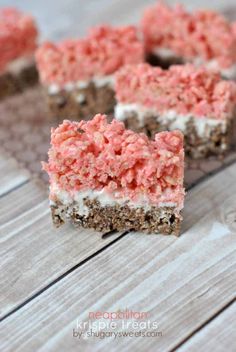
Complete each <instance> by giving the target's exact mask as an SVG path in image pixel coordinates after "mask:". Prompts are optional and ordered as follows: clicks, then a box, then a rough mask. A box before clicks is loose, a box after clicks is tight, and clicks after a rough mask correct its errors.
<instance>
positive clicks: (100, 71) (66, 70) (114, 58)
mask: <svg viewBox="0 0 236 352" xmlns="http://www.w3.org/2000/svg"><path fill="white" fill-rule="evenodd" d="M36 60H37V65H38V69H39V73H40V78H41V82H42V84H43V85H44V87H45V89H46V95H47V100H48V106H49V112H50V114H51V115H52V116H56V117H58V118H68V117H70V118H74V119H81V118H87V117H89V116H93V115H94V114H95V113H96V112H97V111H99V112H102V113H105V112H106V113H108V112H111V111H112V110H113V108H114V104H115V99H114V87H113V84H114V73H115V72H116V71H117V70H118V69H119V68H120V67H122V66H123V65H125V64H136V63H140V62H143V61H144V48H143V43H142V42H141V41H140V39H139V38H138V33H137V30H136V28H135V27H133V26H126V27H119V28H113V27H110V26H100V27H96V28H92V29H91V30H90V33H89V35H88V37H87V38H85V39H79V40H66V41H63V42H61V43H59V44H53V43H45V44H43V45H42V46H41V47H40V48H39V49H38V50H37V53H36Z"/></svg>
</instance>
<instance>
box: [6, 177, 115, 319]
mask: <svg viewBox="0 0 236 352" xmlns="http://www.w3.org/2000/svg"><path fill="white" fill-rule="evenodd" d="M0 208H1V214H0V244H1V265H0V281H1V288H0V311H1V316H3V315H5V314H7V313H8V312H9V311H11V310H12V309H14V308H15V307H17V306H18V305H20V304H22V303H23V302H24V301H25V300H27V299H29V298H30V297H31V296H32V295H34V294H35V293H37V292H38V291H39V290H41V289H43V288H44V287H45V286H47V285H48V284H50V283H51V282H52V281H54V280H56V279H57V278H58V277H59V276H60V275H62V274H64V273H65V272H66V271H67V270H69V269H71V268H72V267H73V266H74V265H77V264H79V263H80V262H81V261H83V260H85V259H86V258H87V257H89V256H90V255H92V254H94V253H95V252H96V251H98V250H100V249H101V248H103V247H104V246H106V245H107V244H108V243H110V242H111V241H113V240H114V239H115V238H117V237H118V236H120V235H121V233H120V234H118V233H117V234H114V235H112V236H110V237H108V238H106V239H102V238H101V234H99V233H95V232H94V231H91V230H90V231H89V230H78V229H77V230H76V229H75V228H73V227H72V226H69V225H65V226H63V227H62V228H60V229H55V228H54V227H53V225H52V222H51V216H50V212H49V206H48V199H47V198H46V192H45V190H43V189H42V188H41V185H39V184H37V183H34V182H30V183H28V184H26V185H24V186H22V187H21V188H19V189H18V190H16V191H14V192H11V193H10V194H9V195H6V196H5V197H3V198H2V199H1V201H0Z"/></svg>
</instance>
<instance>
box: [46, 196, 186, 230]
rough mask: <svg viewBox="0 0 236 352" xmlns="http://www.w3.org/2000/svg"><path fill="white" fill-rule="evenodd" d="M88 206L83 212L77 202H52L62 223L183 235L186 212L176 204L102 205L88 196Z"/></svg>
mask: <svg viewBox="0 0 236 352" xmlns="http://www.w3.org/2000/svg"><path fill="white" fill-rule="evenodd" d="M84 205H85V206H86V209H87V210H88V211H87V212H86V214H81V212H80V211H79V207H78V205H77V204H76V203H74V204H70V205H65V204H62V203H60V202H56V203H54V204H53V205H51V212H52V219H53V223H54V225H55V226H57V227H59V226H60V225H62V224H63V223H64V222H65V221H66V220H68V219H69V220H70V221H71V222H72V223H73V224H74V225H75V226H76V227H81V226H82V227H84V228H92V229H94V230H96V231H100V232H103V233H106V232H109V231H113V230H117V231H126V230H135V231H142V232H146V233H148V234H150V233H154V234H155V233H156V234H164V235H176V236H179V235H180V225H181V221H182V216H181V215H180V214H179V212H178V211H177V210H176V209H175V207H167V206H166V207H155V206H152V207H151V208H150V210H145V209H144V208H141V207H140V208H130V207H129V206H128V205H119V204H116V205H114V206H102V205H101V204H100V202H99V201H98V200H96V199H93V200H91V199H88V198H85V199H84Z"/></svg>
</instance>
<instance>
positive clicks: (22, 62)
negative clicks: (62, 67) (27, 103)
mask: <svg viewBox="0 0 236 352" xmlns="http://www.w3.org/2000/svg"><path fill="white" fill-rule="evenodd" d="M37 34H38V33H37V28H36V25H35V22H34V20H33V18H32V17H31V16H29V15H26V14H24V13H22V12H20V11H18V10H16V9H14V8H2V9H0V48H1V51H0V99H1V98H4V97H6V96H8V95H12V94H15V93H18V92H21V91H22V90H23V89H24V88H26V87H28V86H31V85H33V84H35V83H36V82H37V79H38V75H37V70H36V68H35V64H34V58H33V56H34V51H35V49H36V46H37Z"/></svg>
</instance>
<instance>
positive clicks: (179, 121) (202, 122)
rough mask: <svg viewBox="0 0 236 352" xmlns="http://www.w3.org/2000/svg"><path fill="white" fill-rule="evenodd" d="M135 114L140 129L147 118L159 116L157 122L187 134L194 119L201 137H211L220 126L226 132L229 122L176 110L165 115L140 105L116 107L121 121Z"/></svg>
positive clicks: (116, 112)
mask: <svg viewBox="0 0 236 352" xmlns="http://www.w3.org/2000/svg"><path fill="white" fill-rule="evenodd" d="M132 112H135V113H136V114H137V117H138V119H139V124H140V127H142V126H143V125H144V122H145V118H146V117H148V116H157V117H156V119H157V121H158V122H159V123H160V124H162V125H165V124H168V129H169V130H175V129H178V130H181V131H182V132H183V133H185V132H186V129H187V123H188V122H189V120H190V119H193V122H194V126H195V128H196V131H197V133H198V136H199V137H209V135H210V132H211V129H212V127H215V126H220V128H221V130H222V132H225V131H226V127H227V121H226V120H217V119H210V118H207V117H206V116H202V117H194V116H193V115H192V114H187V115H181V114H178V113H177V112H176V111H174V110H169V111H166V112H165V113H162V114H158V112H157V111H156V110H153V109H148V108H145V107H143V106H141V105H138V104H122V103H118V104H117V105H116V106H115V118H116V119H117V120H120V121H124V120H126V119H127V117H128V116H129V114H130V113H132Z"/></svg>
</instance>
